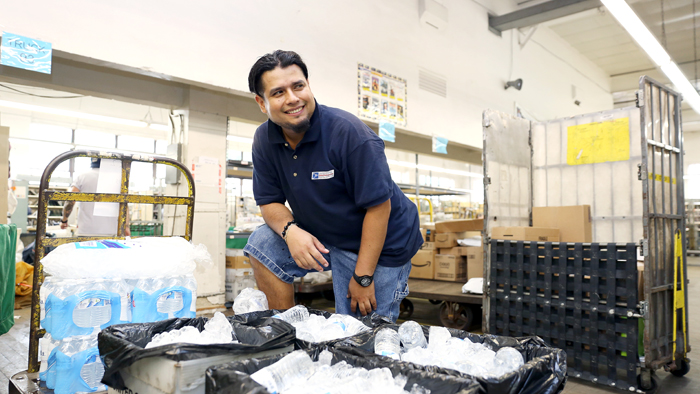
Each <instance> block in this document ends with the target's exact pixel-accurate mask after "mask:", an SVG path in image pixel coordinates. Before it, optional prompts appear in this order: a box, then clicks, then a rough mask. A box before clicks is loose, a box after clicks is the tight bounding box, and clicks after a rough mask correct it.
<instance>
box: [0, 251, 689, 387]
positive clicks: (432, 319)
mask: <svg viewBox="0 0 700 394" xmlns="http://www.w3.org/2000/svg"><path fill="white" fill-rule="evenodd" d="M688 265H689V266H688V277H689V280H690V284H689V286H688V300H689V311H688V312H689V313H688V319H689V321H688V323H689V326H690V333H689V336H690V345H691V347H692V349H694V350H695V352H700V286H699V285H698V283H699V282H700V257H689V258H688ZM412 301H413V304H414V308H415V309H414V312H413V315H412V316H411V320H415V321H417V322H419V323H421V324H427V325H441V323H440V319H439V317H438V311H439V306H438V305H433V304H431V303H429V302H428V301H427V300H422V299H412ZM311 307H312V308H316V309H325V310H330V311H332V310H333V303H332V302H330V301H327V300H324V299H321V298H319V299H316V300H314V301H313V303H312V305H311ZM472 331H473V332H479V330H478V329H473V330H472ZM28 347H29V308H24V309H19V310H15V326H14V327H13V328H12V329H11V330H10V331H9V332H8V333H6V334H4V335H2V336H0V394H6V393H7V392H8V379H9V377H10V376H12V375H13V374H15V373H16V372H19V371H22V370H26V368H27V349H28ZM694 354H695V353H694V352H691V353H690V354H689V358H690V359H691V370H690V372H689V373H688V374H687V375H686V376H685V377H683V378H677V377H675V376H673V375H671V374H670V373H667V372H664V371H663V370H659V371H658V372H657V377H658V380H659V391H658V393H674V394H676V393H678V394H684V393H688V394H691V393H693V394H695V393H700V373H698V368H700V367H698V366H697V365H696V364H695V363H693V362H692V360H693V358H694V357H693V356H694ZM622 392H623V391H622V390H618V389H613V388H608V387H603V386H600V385H596V384H592V383H588V382H586V381H583V380H577V379H574V378H572V379H569V380H568V381H567V383H566V387H565V388H564V394H599V393H622Z"/></svg>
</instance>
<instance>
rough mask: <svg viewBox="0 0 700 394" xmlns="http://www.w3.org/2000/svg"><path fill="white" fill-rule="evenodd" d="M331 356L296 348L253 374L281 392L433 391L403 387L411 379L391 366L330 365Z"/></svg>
mask: <svg viewBox="0 0 700 394" xmlns="http://www.w3.org/2000/svg"><path fill="white" fill-rule="evenodd" d="M332 358H333V355H332V354H331V353H330V352H328V351H327V350H324V351H322V352H321V354H320V355H319V357H318V361H317V362H314V361H312V360H311V357H309V355H308V354H307V353H306V352H305V351H303V350H297V351H295V352H292V353H290V354H288V355H286V356H284V357H283V358H281V359H280V360H279V361H277V362H276V363H274V364H272V365H270V366H268V367H265V368H262V369H260V370H259V371H257V372H255V373H254V374H252V375H250V377H251V378H252V379H253V380H255V381H256V382H257V383H259V384H260V385H262V386H265V388H267V391H269V392H270V393H279V394H297V393H299V394H301V393H309V394H316V393H318V394H326V393H333V394H336V393H348V394H350V393H352V394H354V393H371V394H375V393H376V394H395V393H396V394H403V393H408V394H430V390H427V389H426V388H424V387H421V386H418V385H413V387H412V388H411V391H406V390H404V386H405V385H406V382H407V381H408V379H407V378H406V377H405V376H402V375H397V376H396V377H394V376H392V374H391V371H390V370H389V369H388V368H375V369H371V370H367V369H364V368H361V367H353V366H351V365H349V364H348V363H346V362H345V361H340V362H338V363H336V364H334V365H331V360H332Z"/></svg>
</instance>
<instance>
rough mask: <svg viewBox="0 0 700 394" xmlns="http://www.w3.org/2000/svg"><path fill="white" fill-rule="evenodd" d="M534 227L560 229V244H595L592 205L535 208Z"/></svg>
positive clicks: (533, 214) (533, 211) (533, 215)
mask: <svg viewBox="0 0 700 394" xmlns="http://www.w3.org/2000/svg"><path fill="white" fill-rule="evenodd" d="M532 226H533V227H549V228H557V229H559V231H560V235H559V241H560V242H593V236H592V232H591V206H590V205H574V206H568V207H534V208H532Z"/></svg>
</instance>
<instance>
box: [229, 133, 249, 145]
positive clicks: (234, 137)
mask: <svg viewBox="0 0 700 394" xmlns="http://www.w3.org/2000/svg"><path fill="white" fill-rule="evenodd" d="M226 139H227V140H228V141H231V142H243V143H246V144H252V143H253V139H252V138H248V137H239V136H237V135H227V136H226Z"/></svg>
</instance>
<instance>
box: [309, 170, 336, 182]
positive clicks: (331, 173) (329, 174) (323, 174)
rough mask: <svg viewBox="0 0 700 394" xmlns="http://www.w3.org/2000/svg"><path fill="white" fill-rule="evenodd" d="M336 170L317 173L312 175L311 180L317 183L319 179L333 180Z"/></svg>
mask: <svg viewBox="0 0 700 394" xmlns="http://www.w3.org/2000/svg"><path fill="white" fill-rule="evenodd" d="M334 172H335V170H330V171H316V172H312V173H311V180H312V181H317V180H319V179H331V178H333V176H334V174H335V173H334Z"/></svg>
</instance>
